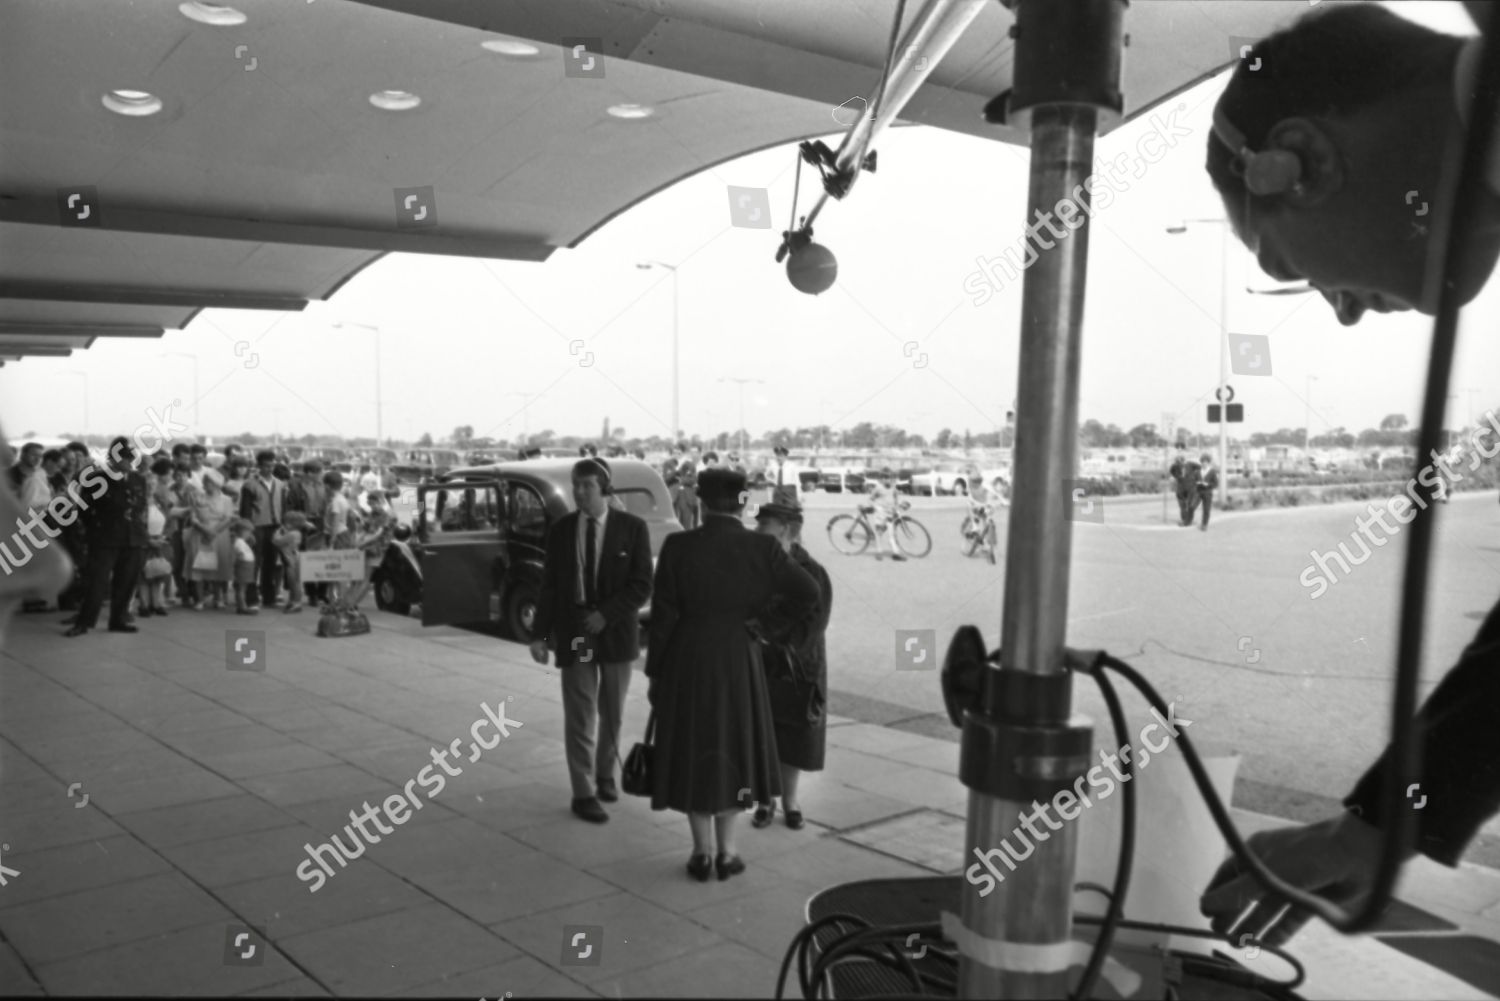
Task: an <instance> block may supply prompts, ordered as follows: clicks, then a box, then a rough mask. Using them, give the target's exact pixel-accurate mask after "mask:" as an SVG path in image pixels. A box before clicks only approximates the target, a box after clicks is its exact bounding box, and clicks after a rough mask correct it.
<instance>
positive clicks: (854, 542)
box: [828, 514, 871, 556]
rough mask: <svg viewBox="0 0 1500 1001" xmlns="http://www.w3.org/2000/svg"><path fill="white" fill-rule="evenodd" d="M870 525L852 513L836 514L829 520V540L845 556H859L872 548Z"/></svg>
mask: <svg viewBox="0 0 1500 1001" xmlns="http://www.w3.org/2000/svg"><path fill="white" fill-rule="evenodd" d="M870 534H871V533H870V526H869V525H866V524H865V522H864V519H863V518H856V517H854V515H852V514H840V515H835V516H834V517H833V518H832V519H831V520H830V521H829V522H828V541H829V542H831V543H832V544H833V548H834V549H836V550H838V551H839V552H841V553H843V554H844V555H845V556H858V555H859V554H860V553H862V552H864V551H865V550H866V549H868V548H870Z"/></svg>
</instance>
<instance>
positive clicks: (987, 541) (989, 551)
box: [984, 521, 1000, 565]
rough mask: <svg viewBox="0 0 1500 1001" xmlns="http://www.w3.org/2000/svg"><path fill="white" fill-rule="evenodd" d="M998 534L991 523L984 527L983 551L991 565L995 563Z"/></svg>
mask: <svg viewBox="0 0 1500 1001" xmlns="http://www.w3.org/2000/svg"><path fill="white" fill-rule="evenodd" d="M999 534H1000V533H999V530H998V529H996V528H995V523H994V522H993V521H992V522H990V523H989V524H988V525H986V526H985V527H984V547H985V549H984V551H985V555H987V556H988V557H989V558H990V564H991V565H994V563H995V543H996V540H997V537H998V536H999Z"/></svg>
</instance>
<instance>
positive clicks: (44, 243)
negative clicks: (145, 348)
mask: <svg viewBox="0 0 1500 1001" xmlns="http://www.w3.org/2000/svg"><path fill="white" fill-rule="evenodd" d="M967 2H975V3H983V10H982V12H981V13H980V14H979V15H978V17H977V19H976V20H975V21H974V23H973V24H972V25H971V26H970V27H969V29H968V31H967V33H966V34H965V35H964V36H963V38H962V39H961V40H960V41H959V43H958V44H957V46H956V47H955V48H954V49H953V50H952V51H951V52H950V53H949V54H948V55H947V56H946V57H945V58H944V59H943V60H942V61H941V63H939V64H938V66H937V69H936V70H935V72H934V74H933V75H932V76H931V77H930V78H929V80H928V81H927V83H926V84H925V85H924V86H923V87H922V88H921V89H920V90H919V91H918V92H917V93H916V95H915V96H914V97H913V99H912V100H911V102H910V103H909V104H908V105H907V106H906V108H905V109H904V111H903V113H902V116H901V120H902V121H903V122H906V123H914V124H924V125H929V126H933V127H937V128H945V129H950V130H954V131H958V132H963V133H967V134H971V135H975V136H981V137H984V138H987V139H993V140H997V141H1001V142H1010V143H1017V144H1024V143H1025V141H1026V137H1025V135H1024V134H1022V133H1019V132H1017V131H1014V130H1011V129H1008V128H1005V127H997V126H992V125H988V124H986V123H985V122H984V121H983V119H982V118H981V110H982V108H983V107H984V105H985V104H986V103H987V102H988V101H989V100H990V99H991V98H993V97H994V96H996V95H997V94H999V93H1001V92H1002V91H1004V90H1006V89H1007V88H1008V87H1009V86H1010V72H1011V61H1012V42H1011V40H1010V39H1009V37H1008V33H1007V32H1008V29H1009V27H1010V26H1011V24H1012V22H1013V15H1012V13H1011V12H1010V11H1009V10H1007V9H1006V8H1005V7H1003V6H1002V5H1001V4H1000V3H999V2H997V0H967ZM920 7H921V4H919V3H917V2H911V3H909V4H908V10H907V20H908V22H910V20H911V19H912V18H913V17H914V16H915V13H916V12H917V11H918V10H919V8H920ZM895 9H896V0H305V2H304V0H236V2H234V3H233V4H232V5H231V4H223V3H207V2H202V0H199V2H191V0H190V2H186V3H183V2H178V0H108V2H101V0H6V3H5V4H4V5H3V7H0V87H3V93H4V94H5V98H4V100H3V101H0V151H3V153H0V353H3V354H0V357H5V358H17V357H25V356H27V355H57V354H59V353H61V354H66V353H67V352H68V351H69V350H71V349H76V348H86V347H87V346H88V345H89V344H90V343H92V342H93V340H94V339H95V338H97V337H102V336H133V337H151V336H160V334H161V333H162V332H163V331H164V330H166V329H180V328H182V327H184V326H186V325H187V323H188V322H189V321H190V320H191V319H192V318H193V316H194V315H195V314H196V313H197V311H198V310H200V309H202V308H204V307H208V306H220V307H227V308H237V309H270V310H300V309H302V308H304V307H305V306H306V304H307V303H308V302H309V301H311V300H314V299H319V300H321V299H327V298H328V297H329V296H331V295H332V294H333V293H334V292H335V291H336V290H337V289H338V288H339V287H340V286H341V285H342V284H343V283H344V282H346V281H348V280H349V278H350V277H352V276H353V275H355V274H356V273H358V272H359V271H360V270H361V269H362V268H364V267H366V266H367V265H369V264H370V263H371V262H373V261H375V260H377V259H378V258H379V257H380V256H381V255H383V254H384V253H386V252H388V251H405V252H409V253H433V254H448V255H460V256H474V257H487V258H501V259H511V260H530V261H543V260H545V259H546V258H547V257H548V256H549V255H550V254H551V253H552V251H553V250H554V249H556V248H558V247H572V246H575V245H576V244H578V243H579V242H580V241H582V240H583V239H584V238H586V237H587V236H588V235H589V234H590V233H591V232H592V231H593V230H595V229H597V228H598V227H600V226H602V225H603V224H604V223H606V222H608V221H609V220H610V219H611V218H613V217H614V216H615V215H616V214H618V213H620V212H623V211H625V210H626V209H628V208H630V207H632V206H633V205H635V204H637V203H638V202H640V201H641V200H643V199H645V198H648V197H650V196H651V195H652V194H653V193H655V192H657V191H659V190H661V189H663V188H665V187H668V186H670V185H671V184H673V183H675V182H677V181H679V180H681V179H682V178H684V177H687V176H690V175H692V174H694V173H696V172H698V171H701V170H703V169H705V168H708V167H711V166H713V165H715V164H718V163H721V162H723V161H726V160H731V159H734V158H736V157H739V156H741V155H743V154H746V153H749V152H753V151H755V150H759V149H763V148H767V147H772V146H777V145H781V144H786V143H791V142H795V141H799V140H802V139H805V138H809V137H813V136H825V135H829V134H830V133H836V132H838V131H840V129H839V125H838V123H836V122H835V121H834V120H833V118H832V115H831V113H830V112H831V110H832V109H833V108H834V107H837V106H838V105H841V104H843V103H845V102H847V101H849V100H850V98H851V97H853V96H860V97H863V98H866V99H868V98H869V97H870V96H871V91H872V90H873V89H874V87H875V86H876V84H877V81H878V79H879V77H880V72H881V66H882V64H883V61H884V58H885V49H886V45H887V44H888V37H889V33H890V21H891V18H892V17H893V16H894V12H895ZM1306 9H1307V8H1306V5H1305V4H1303V3H1301V2H1293V0H1287V2H1259V0H1253V2H1219V0H1156V2H1153V0H1144V2H1136V3H1133V4H1132V5H1131V6H1130V7H1129V9H1128V12H1127V15H1126V29H1127V31H1128V32H1129V34H1130V36H1131V43H1130V48H1129V51H1128V53H1127V58H1126V60H1125V84H1124V89H1125V94H1126V100H1127V105H1126V109H1125V111H1126V119H1127V120H1128V119H1130V118H1133V117H1135V116H1137V115H1139V114H1141V113H1143V112H1145V111H1148V110H1149V109H1150V108H1152V107H1153V106H1154V105H1156V104H1158V103H1160V102H1161V101H1163V100H1165V99H1167V98H1169V97H1171V96H1172V95H1174V94H1176V93H1177V92H1179V91H1181V90H1183V89H1185V88H1187V87H1189V86H1192V85H1193V84H1195V83H1197V82H1199V81H1200V80H1202V79H1203V78H1205V77H1206V76H1208V75H1210V74H1212V73H1214V72H1216V71H1217V70H1219V69H1221V68H1223V67H1224V66H1225V65H1227V64H1228V63H1229V62H1231V61H1232V59H1233V58H1234V50H1233V47H1232V44H1231V39H1232V38H1236V37H1246V38H1254V37H1259V36H1261V35H1264V34H1266V33H1268V32H1269V31H1271V30H1273V29H1274V28H1275V27H1277V26H1278V25H1279V24H1281V23H1283V22H1286V21H1288V20H1290V19H1292V18H1294V17H1295V16H1297V15H1298V14H1299V13H1301V12H1305V11H1306ZM585 40H586V41H585ZM565 41H566V43H567V47H564V42H565ZM485 43H490V46H489V47H485ZM576 43H582V44H586V45H587V51H588V52H596V53H598V54H599V57H600V58H599V68H598V69H597V70H593V72H602V73H603V75H602V76H578V75H569V73H570V72H572V71H574V70H576V69H577V68H578V67H580V66H582V65H583V64H582V63H579V62H578V61H576V60H575V61H574V63H573V64H572V65H571V66H570V65H568V59H569V57H570V56H571V54H572V53H571V49H572V46H573V45H574V44H576ZM496 49H499V50H500V51H496ZM527 49H531V50H534V51H529V52H528V51H526V50H527ZM392 91H397V92H406V93H407V94H410V95H415V96H416V97H418V98H420V103H419V104H418V105H417V106H415V107H412V108H407V109H404V110H388V109H386V108H382V107H379V106H377V104H376V102H377V101H379V102H383V103H386V104H395V105H397V106H398V107H399V105H400V103H401V102H402V101H404V100H406V98H403V97H402V96H401V94H400V93H391V92H392ZM382 92H385V93H383V94H382ZM375 95H382V96H379V97H376V96H375ZM372 98H373V99H372ZM110 103H113V104H114V105H115V107H117V108H119V109H121V110H122V111H124V112H127V113H123V114H122V113H117V111H114V110H111V109H110V108H109V107H107V104H110ZM158 105H159V108H157V106H158ZM622 105H625V106H630V105H638V106H645V107H648V108H650V109H651V114H650V115H649V116H648V117H644V118H621V117H616V116H614V115H612V114H611V113H610V112H609V109H610V108H612V107H614V108H616V110H618V109H619V106H622ZM152 108H157V110H155V111H154V112H153V113H148V114H138V113H130V112H142V111H148V110H150V109H152ZM836 139H837V137H835V140H836ZM830 145H837V143H836V141H833V142H830ZM403 189H415V190H410V191H409V190H403Z"/></svg>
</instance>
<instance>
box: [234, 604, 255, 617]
mask: <svg viewBox="0 0 1500 1001" xmlns="http://www.w3.org/2000/svg"><path fill="white" fill-rule="evenodd" d="M234 611H235V614H236V615H259V614H260V606H259V605H250V606H248V607H246V608H236V609H235V610H234Z"/></svg>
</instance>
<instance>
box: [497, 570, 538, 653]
mask: <svg viewBox="0 0 1500 1001" xmlns="http://www.w3.org/2000/svg"><path fill="white" fill-rule="evenodd" d="M505 624H506V627H507V628H508V629H509V630H510V634H511V636H512V637H514V638H515V639H516V640H518V641H519V642H521V643H530V642H531V637H532V629H533V627H534V626H535V625H536V590H535V589H534V588H533V587H532V586H531V585H530V584H517V585H515V586H514V587H512V588H511V591H510V594H509V595H507V596H506V599H505Z"/></svg>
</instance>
